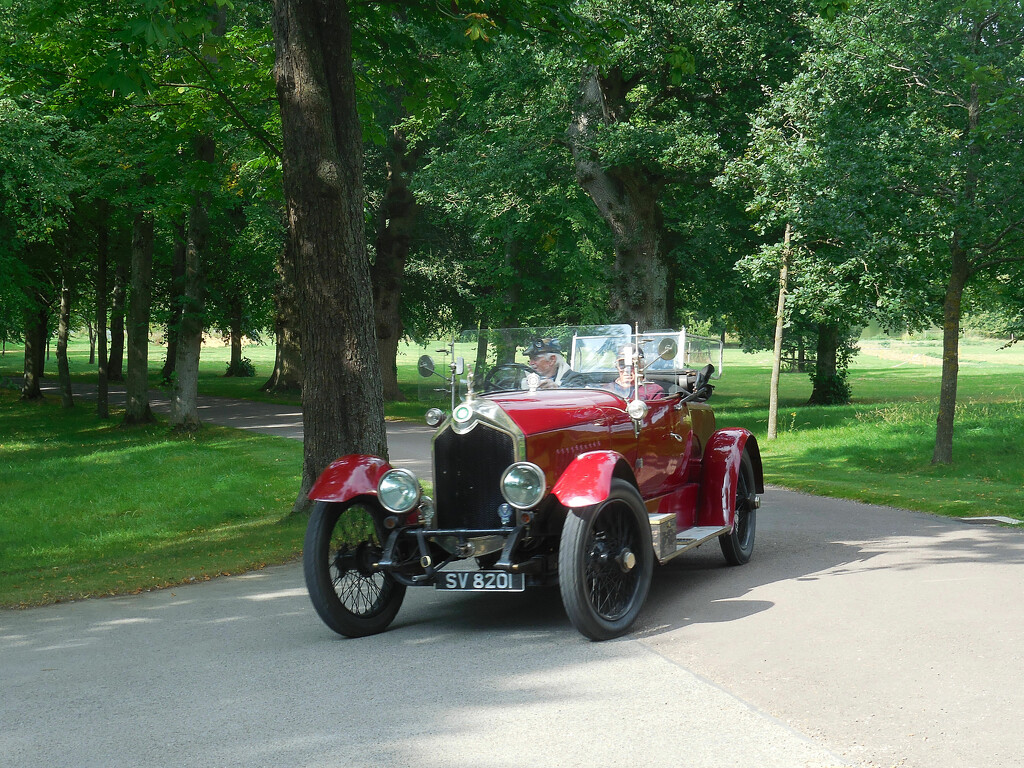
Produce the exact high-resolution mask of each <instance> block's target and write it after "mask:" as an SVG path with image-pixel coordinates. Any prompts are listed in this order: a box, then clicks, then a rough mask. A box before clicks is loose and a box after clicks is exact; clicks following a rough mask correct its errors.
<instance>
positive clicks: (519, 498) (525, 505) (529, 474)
mask: <svg viewBox="0 0 1024 768" xmlns="http://www.w3.org/2000/svg"><path fill="white" fill-rule="evenodd" d="M545 490H546V486H545V483H544V472H543V470H541V468H540V467H538V466H537V465H536V464H531V463H530V462H528V461H520V462H517V463H515V464H513V465H512V466H510V467H509V468H508V469H506V470H505V474H504V475H502V477H501V495H502V496H504V497H505V501H507V502H508V503H509V504H511V505H512V506H513V507H515V508H516V509H530V508H531V507H535V506H537V504H539V503H540V500H541V499H542V498H544V491H545Z"/></svg>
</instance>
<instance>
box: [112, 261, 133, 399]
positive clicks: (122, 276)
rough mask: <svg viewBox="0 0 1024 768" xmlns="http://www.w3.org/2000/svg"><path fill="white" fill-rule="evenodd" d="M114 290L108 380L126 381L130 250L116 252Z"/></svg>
mask: <svg viewBox="0 0 1024 768" xmlns="http://www.w3.org/2000/svg"><path fill="white" fill-rule="evenodd" d="M115 254H116V256H115V261H114V290H113V291H112V292H111V295H110V358H109V359H108V360H107V378H108V379H109V380H110V381H124V338H125V333H124V320H125V317H124V316H125V312H124V310H125V300H126V298H127V291H126V290H125V286H127V285H128V261H129V259H130V257H131V253H130V250H129V251H127V252H126V251H124V250H122V249H121V248H117V249H116V250H115Z"/></svg>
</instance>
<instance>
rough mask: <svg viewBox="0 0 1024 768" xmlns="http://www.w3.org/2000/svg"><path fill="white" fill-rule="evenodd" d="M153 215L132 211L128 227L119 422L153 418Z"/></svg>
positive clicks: (145, 420) (131, 422) (142, 420)
mask: <svg viewBox="0 0 1024 768" xmlns="http://www.w3.org/2000/svg"><path fill="white" fill-rule="evenodd" d="M152 278H153V214H152V213H151V212H149V211H145V212H139V213H136V214H135V222H134V225H133V227H132V269H131V295H130V296H129V300H128V318H127V325H128V329H127V330H128V375H127V377H126V379H125V390H126V395H127V401H126V403H125V412H124V421H122V424H123V425H132V424H147V423H150V422H153V421H155V419H154V418H153V412H152V411H151V410H150V408H149V310H150V299H151V295H152V289H153V286H152V282H153V279H152Z"/></svg>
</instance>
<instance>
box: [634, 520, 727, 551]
mask: <svg viewBox="0 0 1024 768" xmlns="http://www.w3.org/2000/svg"><path fill="white" fill-rule="evenodd" d="M650 521H651V538H652V539H653V544H654V554H655V556H656V557H657V558H658V562H659V563H667V562H668V561H669V560H671V559H672V558H673V557H675V556H676V555H679V554H682V553H683V552H685V551H686V550H688V549H693V548H694V547H699V546H700V545H701V544H703V543H704V542H705V541H708V540H710V539H717V538H718V537H719V536H721V535H722V534H723V533H728V532H729V526H727V525H700V526H694V527H693V528H687V529H686V530H685V531H680V532H679V533H676V520H675V515H672V514H664V515H650Z"/></svg>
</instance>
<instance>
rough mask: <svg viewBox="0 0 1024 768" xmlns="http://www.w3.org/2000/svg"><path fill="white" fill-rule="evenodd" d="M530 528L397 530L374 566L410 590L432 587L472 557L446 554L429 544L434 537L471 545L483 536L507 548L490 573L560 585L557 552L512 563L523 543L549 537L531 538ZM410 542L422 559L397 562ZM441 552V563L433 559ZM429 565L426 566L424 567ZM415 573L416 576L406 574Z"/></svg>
mask: <svg viewBox="0 0 1024 768" xmlns="http://www.w3.org/2000/svg"><path fill="white" fill-rule="evenodd" d="M530 527H531V526H529V525H516V526H514V527H513V526H508V527H504V528H473V529H469V528H423V527H420V526H415V527H412V526H409V527H402V528H396V529H394V530H393V531H391V533H390V534H388V538H387V542H386V543H385V545H384V551H383V552H382V554H381V558H380V561H379V562H378V563H376V564H375V570H379V571H384V572H385V573H388V574H390V575H391V576H392V577H393V578H394V579H395V580H396V581H398V582H399V583H400V584H404V585H405V586H407V587H421V586H431V585H433V584H434V582H435V581H436V579H437V576H438V574H440V573H441V571H443V570H444V568H445V566H447V565H449V564H451V563H454V562H457V561H459V560H468V559H469V557H472V555H470V556H467V557H460V556H458V555H455V554H452V553H450V552H447V551H446V550H444V549H442V548H441V547H440V545H437V544H434V545H433V547H432V546H431V544H432V542H430V541H428V539H429V538H431V537H434V536H453V537H456V538H457V539H458V540H459V542H460V543H468V539H471V538H478V537H480V536H503V537H505V545H504V547H502V550H501V556H500V557H499V558H498V560H497V562H495V563H494V565H493V566H491V568H490V569H491V570H496V571H507V572H508V573H521V574H523V575H524V576H525V577H526V586H528V587H540V586H550V585H552V584H557V583H558V564H557V563H558V559H557V558H558V553H557V551H554V552H541V553H539V554H536V555H532V556H530V557H529V558H527V559H526V560H524V561H522V562H513V558H514V556H515V554H516V551H517V550H518V549H519V546H520V545H521V544H522V543H523V542H524V541H543V540H545V539H549V538H550V536H547V535H541V536H536V537H533V536H528V529H529V528H530ZM409 539H415V541H416V545H417V550H418V552H417V554H418V556H419V560H414V559H408V560H401V559H399V560H398V561H396V560H395V552H396V551H400V545H401V544H405V543H407V542H408V541H409ZM438 551H441V552H444V554H445V556H444V558H443V559H441V560H440V561H438V562H434V557H435V555H436V554H437V552H438ZM424 563H426V564H424ZM409 570H415V571H417V573H409V572H407V571H409Z"/></svg>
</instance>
